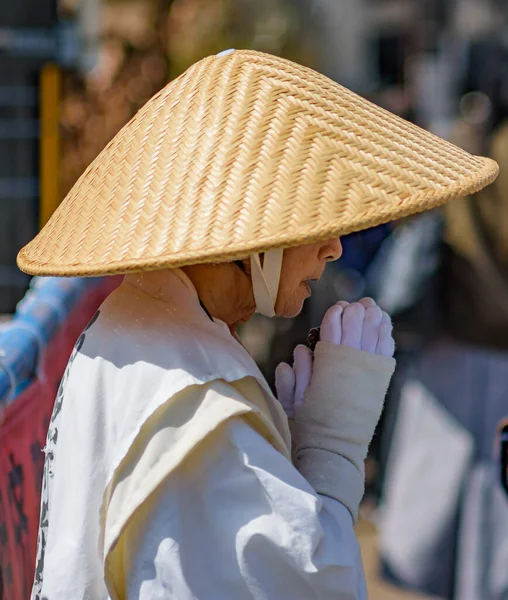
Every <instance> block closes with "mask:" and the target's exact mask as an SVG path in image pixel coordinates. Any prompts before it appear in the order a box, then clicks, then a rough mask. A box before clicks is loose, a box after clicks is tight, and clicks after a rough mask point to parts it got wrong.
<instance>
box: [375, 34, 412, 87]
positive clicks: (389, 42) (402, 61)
mask: <svg viewBox="0 0 508 600" xmlns="http://www.w3.org/2000/svg"><path fill="white" fill-rule="evenodd" d="M373 45H374V52H373V53H374V56H376V57H377V60H376V63H377V64H376V67H377V73H378V77H379V84H380V86H381V87H392V86H403V85H404V83H405V67H406V60H407V38H406V34H405V32H397V31H395V32H383V33H381V34H380V35H379V36H378V37H376V38H375V39H374V42H373Z"/></svg>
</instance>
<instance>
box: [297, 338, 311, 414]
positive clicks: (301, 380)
mask: <svg viewBox="0 0 508 600" xmlns="http://www.w3.org/2000/svg"><path fill="white" fill-rule="evenodd" d="M294 359H295V362H294V366H293V371H294V373H295V379H296V381H295V394H294V404H293V407H294V412H295V414H296V413H297V412H298V411H299V410H300V408H302V406H303V399H304V396H305V392H306V390H307V388H308V387H309V384H310V380H311V377H312V352H311V351H310V350H309V348H307V346H297V347H296V348H295V353H294Z"/></svg>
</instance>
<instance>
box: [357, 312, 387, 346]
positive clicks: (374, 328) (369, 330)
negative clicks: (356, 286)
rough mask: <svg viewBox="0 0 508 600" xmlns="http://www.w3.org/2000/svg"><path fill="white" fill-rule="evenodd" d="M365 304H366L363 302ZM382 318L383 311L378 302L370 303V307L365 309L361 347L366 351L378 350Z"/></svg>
mask: <svg viewBox="0 0 508 600" xmlns="http://www.w3.org/2000/svg"><path fill="white" fill-rule="evenodd" d="M373 302H374V301H373ZM362 304H363V303H362ZM363 306H365V304H363ZM382 319H383V311H382V310H381V309H380V308H379V306H377V305H376V303H374V304H373V305H369V307H368V308H367V309H366V310H365V319H364V321H363V332H362V347H361V349H362V350H364V351H365V352H372V353H375V352H376V349H377V345H378V342H379V329H380V326H381V322H382Z"/></svg>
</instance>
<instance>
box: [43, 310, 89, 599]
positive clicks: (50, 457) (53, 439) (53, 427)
mask: <svg viewBox="0 0 508 600" xmlns="http://www.w3.org/2000/svg"><path fill="white" fill-rule="evenodd" d="M99 315H100V311H97V312H96V313H95V315H94V317H93V318H92V320H91V321H90V323H89V324H88V325H87V326H86V328H85V330H84V331H83V333H82V334H81V335H80V336H79V338H78V341H77V342H76V345H75V347H74V350H73V352H72V354H71V357H70V359H69V362H68V364H67V368H66V369H65V373H64V376H63V377H62V382H61V383H60V387H59V389H58V394H57V397H56V400H55V406H54V408H53V414H52V415H51V421H50V424H49V429H48V436H47V439H46V447H45V449H44V452H45V453H46V460H45V461H44V475H43V479H42V492H41V517H40V524H39V535H38V539H37V558H36V563H35V577H34V585H33V589H32V599H33V600H47V598H45V597H44V598H43V597H42V596H41V589H42V573H43V571H44V553H45V549H46V539H47V534H48V525H49V523H48V512H49V504H50V502H51V478H52V477H53V462H54V458H55V449H56V444H57V441H58V421H59V419H58V417H59V415H60V412H61V410H62V405H63V399H64V395H65V384H66V383H67V379H68V377H69V371H70V369H71V367H72V363H73V362H74V359H75V358H76V356H77V354H78V353H79V351H80V350H81V348H82V347H83V343H84V341H85V337H86V332H87V331H88V329H90V327H91V326H92V325H93V324H94V323H95V321H96V320H97V319H98V317H99Z"/></svg>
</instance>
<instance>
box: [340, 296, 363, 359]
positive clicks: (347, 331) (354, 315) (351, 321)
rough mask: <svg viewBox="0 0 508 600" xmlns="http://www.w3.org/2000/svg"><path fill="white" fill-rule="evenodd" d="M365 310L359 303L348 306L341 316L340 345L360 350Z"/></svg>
mask: <svg viewBox="0 0 508 600" xmlns="http://www.w3.org/2000/svg"><path fill="white" fill-rule="evenodd" d="M364 320H365V308H364V307H363V305H362V304H360V303H359V302H355V303H354V304H350V305H349V306H346V308H345V309H344V313H343V315H342V341H341V343H342V345H343V346H349V347H350V348H356V349H357V350H360V349H361V345H362V332H363V322H364Z"/></svg>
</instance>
